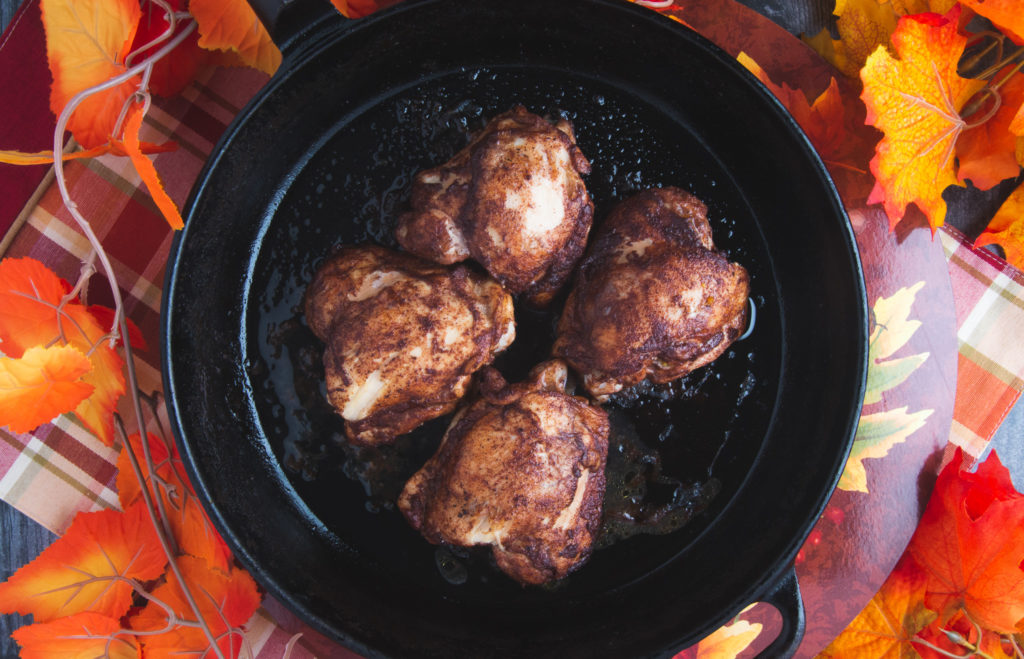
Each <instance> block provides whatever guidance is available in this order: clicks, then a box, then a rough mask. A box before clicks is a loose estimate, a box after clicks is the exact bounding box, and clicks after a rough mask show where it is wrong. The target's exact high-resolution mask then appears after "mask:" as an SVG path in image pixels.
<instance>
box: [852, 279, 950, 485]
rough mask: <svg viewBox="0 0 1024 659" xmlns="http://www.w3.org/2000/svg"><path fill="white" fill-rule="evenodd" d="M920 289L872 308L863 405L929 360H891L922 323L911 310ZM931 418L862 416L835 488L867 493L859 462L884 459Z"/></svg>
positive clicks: (920, 414) (890, 413)
mask: <svg viewBox="0 0 1024 659" xmlns="http://www.w3.org/2000/svg"><path fill="white" fill-rule="evenodd" d="M923 286H924V282H923V281H920V282H917V283H916V284H914V285H913V286H910V287H903V288H900V289H899V290H898V291H896V292H895V293H893V294H892V295H891V296H890V297H879V298H878V300H876V301H875V304H874V306H873V307H872V314H873V316H874V321H875V326H874V329H873V330H872V332H871V336H870V337H868V377H867V384H866V387H865V393H864V404H865V405H871V404H874V403H878V402H880V401H881V400H882V395H883V394H884V393H885V392H887V391H890V390H892V389H895V388H896V387H898V386H899V385H901V384H903V383H904V382H905V381H906V379H907V378H908V377H910V375H911V374H912V373H913V372H914V371H916V370H917V369H918V368H919V367H920V366H921V364H923V363H924V361H925V360H926V359H928V355H929V353H927V352H924V353H919V354H916V355H908V356H906V357H897V358H893V357H892V356H893V355H894V354H895V353H896V352H897V351H899V350H900V349H901V348H902V347H903V346H905V345H906V344H907V343H908V342H909V341H910V339H911V338H912V337H913V336H914V334H915V333H916V332H917V330H918V328H920V327H921V322H920V321H918V320H911V319H910V311H911V309H912V308H913V306H914V300H915V299H916V298H917V293H918V292H919V291H920V290H921V288H922V287H923ZM931 414H932V410H918V411H917V412H914V413H909V412H908V411H907V408H906V407H901V408H897V409H892V410H884V411H882V412H874V413H870V414H862V415H861V418H860V423H859V424H858V425H857V434H856V436H855V437H854V440H853V447H852V449H851V450H850V457H849V458H848V459H847V462H846V468H845V469H844V470H843V474H842V476H841V477H840V480H839V486H838V487H839V489H841V490H846V491H852V492H867V491H868V481H867V470H866V468H865V466H864V462H863V461H864V460H865V459H867V458H882V457H885V456H886V455H888V454H889V451H890V450H891V449H892V447H894V446H895V445H897V444H901V443H903V442H905V441H906V440H907V438H908V437H910V435H912V434H914V433H915V432H917V431H918V430H919V429H920V428H922V427H923V426H924V424H925V421H926V420H927V419H928V417H930V416H931Z"/></svg>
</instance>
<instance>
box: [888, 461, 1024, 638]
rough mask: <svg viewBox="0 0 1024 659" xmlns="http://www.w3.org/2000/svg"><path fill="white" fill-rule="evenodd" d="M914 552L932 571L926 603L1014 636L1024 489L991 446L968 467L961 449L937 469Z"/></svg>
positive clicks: (1020, 589) (1022, 568)
mask: <svg viewBox="0 0 1024 659" xmlns="http://www.w3.org/2000/svg"><path fill="white" fill-rule="evenodd" d="M908 552H909V553H910V555H912V556H913V557H914V559H915V560H916V561H917V562H918V563H919V564H920V565H921V567H922V568H924V570H925V571H926V572H927V574H928V581H927V585H926V589H927V591H928V594H927V596H926V598H925V600H924V601H925V604H926V605H927V606H928V607H929V608H931V609H933V610H935V611H938V612H939V614H940V618H941V620H943V621H946V620H949V619H950V618H951V617H952V616H953V615H954V614H955V613H956V611H958V610H959V609H961V608H962V609H963V611H964V613H966V614H967V616H969V617H970V618H971V619H972V620H974V621H975V622H977V623H978V624H979V625H981V626H982V627H984V628H986V629H989V630H992V631H995V632H999V633H1003V634H1012V633H1015V632H1018V631H1021V629H1022V627H1021V625H1022V623H1024V495H1022V494H1020V493H1018V492H1017V491H1016V490H1015V489H1014V487H1013V483H1012V481H1011V480H1010V474H1009V471H1007V469H1006V468H1005V467H1003V465H1002V464H1001V463H1000V462H999V457H998V456H997V455H996V454H995V452H992V453H991V454H990V455H989V457H988V459H987V460H985V462H983V463H982V464H981V465H979V466H978V469H977V471H975V472H973V473H972V472H969V471H967V461H966V459H965V457H964V454H963V451H961V450H960V449H958V450H957V452H956V456H955V457H954V459H953V460H952V462H950V463H949V464H948V465H946V467H945V468H944V469H943V470H942V472H941V473H940V474H939V477H938V480H937V481H936V483H935V489H934V490H933V492H932V496H931V499H930V500H929V502H928V507H927V508H926V509H925V511H924V515H923V516H922V517H921V522H920V524H919V525H918V528H917V531H916V532H915V533H914V536H913V538H911V541H910V545H909V547H908Z"/></svg>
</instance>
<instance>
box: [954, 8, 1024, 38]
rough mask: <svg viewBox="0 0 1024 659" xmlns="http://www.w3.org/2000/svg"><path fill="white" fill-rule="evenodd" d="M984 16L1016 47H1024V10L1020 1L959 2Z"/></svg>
mask: <svg viewBox="0 0 1024 659" xmlns="http://www.w3.org/2000/svg"><path fill="white" fill-rule="evenodd" d="M960 1H961V2H962V3H963V4H964V5H965V6H967V7H970V8H971V9H973V10H974V11H975V12H977V13H978V14H980V15H982V16H984V17H985V18H987V19H988V20H990V21H992V23H993V24H994V25H995V26H996V27H998V28H999V29H1000V30H1001V31H1002V32H1003V34H1005V35H1006V36H1008V37H1010V38H1011V39H1012V40H1013V41H1014V43H1016V44H1017V45H1024V8H1022V7H1021V4H1020V0H960Z"/></svg>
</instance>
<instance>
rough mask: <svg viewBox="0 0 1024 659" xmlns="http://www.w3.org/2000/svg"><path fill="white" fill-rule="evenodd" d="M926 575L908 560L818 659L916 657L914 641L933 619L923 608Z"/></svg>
mask: <svg viewBox="0 0 1024 659" xmlns="http://www.w3.org/2000/svg"><path fill="white" fill-rule="evenodd" d="M925 583H926V578H925V575H924V574H923V573H922V572H921V570H920V568H918V567H917V566H916V565H915V564H914V563H913V560H912V559H910V558H909V557H907V556H904V557H903V558H902V559H900V562H899V563H898V564H897V566H896V569H895V570H893V571H892V573H891V574H890V575H889V577H888V578H887V579H886V581H885V583H884V584H882V587H881V588H880V589H879V591H878V592H877V593H876V594H875V596H874V597H872V598H871V601H870V602H868V604H867V606H865V607H864V609H863V610H862V611H861V612H860V613H859V614H858V615H857V617H856V618H854V620H853V622H851V623H850V624H849V625H848V626H847V627H846V629H845V630H843V633H842V634H840V635H839V636H838V637H836V638H835V640H833V641H832V643H831V644H829V646H828V647H827V648H825V650H824V651H823V652H822V653H821V654H819V655H818V657H819V659H853V658H860V657H863V658H864V659H868V658H870V659H903V658H907V659H909V658H910V657H916V656H918V655H917V652H916V651H915V643H914V641H915V638H916V636H917V634H918V632H920V631H921V630H922V629H924V628H925V627H926V626H927V625H928V624H929V623H930V622H931V621H932V620H933V619H934V618H935V613H934V612H932V611H929V610H928V609H927V608H925V606H924V604H923V602H922V600H923V598H924V592H925Z"/></svg>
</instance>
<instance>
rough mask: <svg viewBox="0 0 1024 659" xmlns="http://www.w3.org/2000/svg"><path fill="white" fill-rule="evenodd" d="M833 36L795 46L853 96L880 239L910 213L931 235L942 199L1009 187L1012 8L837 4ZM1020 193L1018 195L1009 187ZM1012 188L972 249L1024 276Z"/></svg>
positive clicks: (1017, 46)
mask: <svg viewBox="0 0 1024 659" xmlns="http://www.w3.org/2000/svg"><path fill="white" fill-rule="evenodd" d="M834 15H835V16H836V26H835V27H836V30H835V31H836V32H837V33H838V37H839V38H838V39H836V38H834V37H833V35H832V33H830V32H829V31H828V30H825V31H822V33H820V34H818V35H816V36H813V37H810V38H808V39H806V41H807V42H808V43H809V44H810V45H811V46H812V47H813V48H815V49H816V50H817V51H818V52H819V53H820V54H821V55H822V56H823V57H825V59H826V60H828V61H829V62H831V63H832V64H833V65H834V66H835V67H836V69H837V70H838V71H839V72H840V73H841V74H842V75H844V76H846V77H847V80H849V81H851V82H854V83H855V84H859V85H860V88H861V90H862V91H861V99H862V100H863V103H864V107H865V109H866V113H867V116H866V122H867V123H868V124H870V125H872V126H874V127H875V128H877V129H878V130H879V131H880V132H881V137H880V138H878V141H877V144H876V146H875V149H874V157H873V158H872V159H871V162H870V170H871V174H872V175H873V178H874V186H873V189H872V191H871V195H870V197H869V198H868V202H869V203H878V204H881V205H882V207H883V208H884V209H885V213H886V215H887V217H888V218H889V224H890V227H891V228H895V227H896V225H897V224H898V223H899V222H900V221H901V220H902V219H903V218H904V216H905V215H906V212H907V208H908V206H910V205H913V206H916V207H917V208H918V209H920V210H921V211H922V212H923V213H924V215H925V217H926V218H927V220H928V223H929V225H930V226H931V227H932V230H933V231H934V230H935V229H937V228H938V227H940V226H942V225H943V224H944V223H945V220H946V213H947V203H946V199H944V197H943V195H944V193H946V192H947V191H948V190H949V189H950V188H951V187H954V186H959V187H965V186H966V185H967V184H968V183H970V184H971V185H973V186H974V187H975V188H977V189H979V190H990V189H992V188H993V187H995V186H996V185H998V184H1000V183H1002V182H1004V181H1007V180H1013V179H1018V177H1020V175H1021V166H1022V165H1024V72H1022V68H1024V46H1022V44H1024V38H1022V36H1021V35H1022V34H1024V3H1021V2H1020V0H962V1H961V2H957V1H956V0H890V1H882V2H879V1H878V0H838V2H837V3H836V8H835V11H834ZM1019 185H1020V186H1021V187H1024V183H1021V184H1019ZM1021 187H1018V188H1017V190H1016V192H1014V193H1013V194H1012V195H1010V198H1009V199H1007V200H1006V201H1005V203H1004V205H1003V207H1002V208H1000V209H999V210H998V211H997V212H996V214H995V216H994V217H993V218H992V219H991V222H990V224H989V226H988V228H987V229H986V230H985V231H984V232H983V233H982V234H981V236H980V237H979V238H978V239H977V241H976V245H977V246H983V245H986V244H993V243H995V244H998V245H1000V246H1001V247H1002V248H1003V250H1004V252H1005V254H1006V258H1007V260H1008V261H1009V262H1010V263H1013V264H1014V265H1016V266H1017V267H1024V228H1022V227H1024V215H1022V214H1021V212H1020V211H1021V201H1020V200H1021V195H1022V194H1024V192H1022V189H1021Z"/></svg>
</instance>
